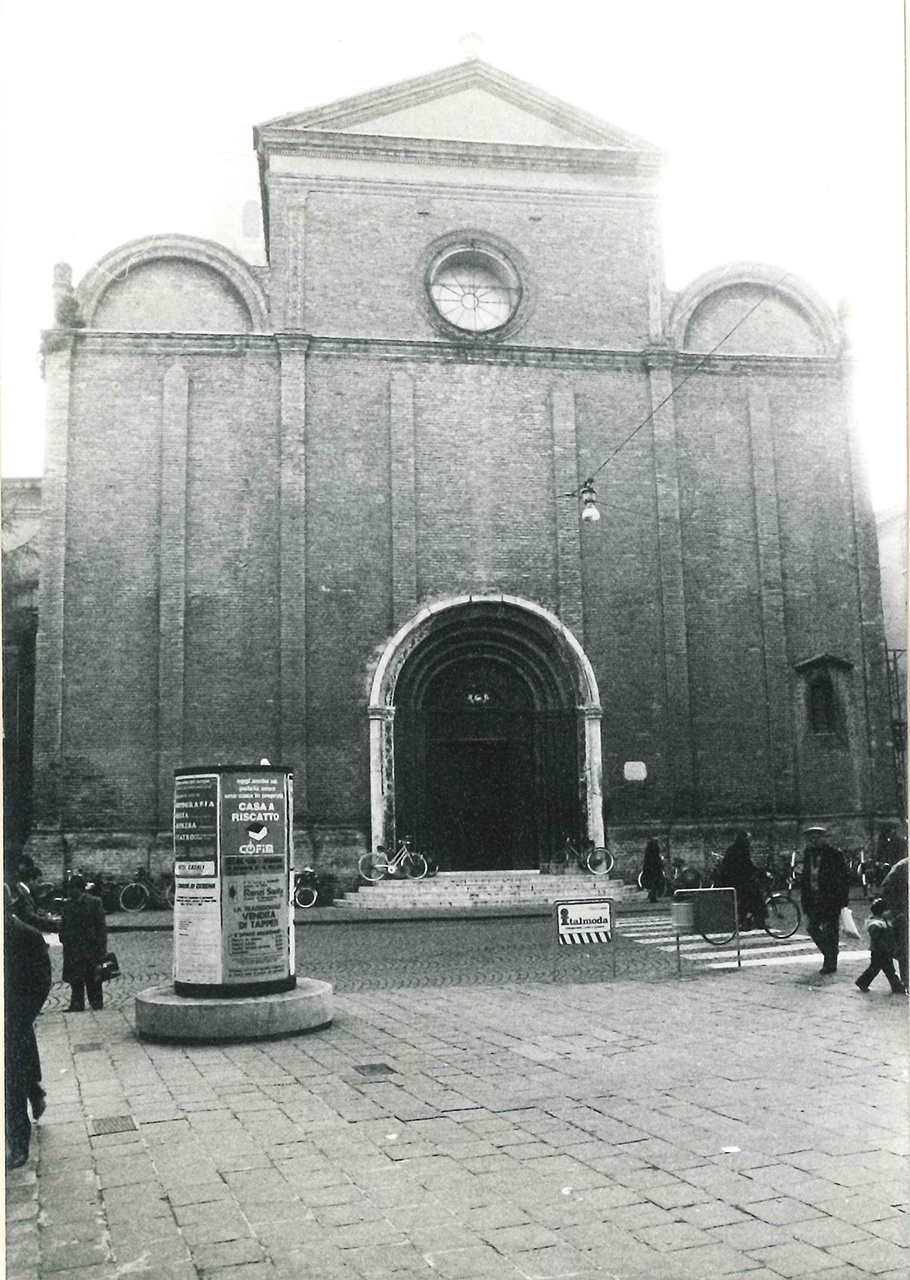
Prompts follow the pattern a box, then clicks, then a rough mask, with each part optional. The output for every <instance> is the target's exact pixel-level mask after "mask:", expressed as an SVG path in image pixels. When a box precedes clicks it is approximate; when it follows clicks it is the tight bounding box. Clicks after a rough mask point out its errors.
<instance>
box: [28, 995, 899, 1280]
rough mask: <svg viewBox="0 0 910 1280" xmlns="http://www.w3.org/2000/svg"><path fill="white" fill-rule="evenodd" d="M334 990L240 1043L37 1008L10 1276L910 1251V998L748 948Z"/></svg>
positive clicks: (448, 1268) (672, 1276) (837, 1275)
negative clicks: (537, 979) (459, 982)
mask: <svg viewBox="0 0 910 1280" xmlns="http://www.w3.org/2000/svg"><path fill="white" fill-rule="evenodd" d="M335 1010H336V1015H335V1022H334V1024H333V1026H332V1027H331V1028H329V1029H327V1030H325V1031H322V1032H318V1033H315V1034H312V1035H308V1036H301V1037H296V1038H293V1039H286V1040H279V1041H274V1042H257V1043H244V1044H236V1045H218V1046H168V1045H151V1044H147V1043H143V1042H141V1041H139V1040H137V1038H136V1036H135V1033H134V1026H133V1022H132V1014H131V1010H130V1008H129V1007H128V1005H123V1006H120V1007H109V1008H106V1009H105V1010H103V1011H102V1012H100V1013H92V1012H87V1013H84V1014H78V1015H76V1014H68V1013H48V1014H45V1015H43V1016H42V1017H41V1018H40V1019H39V1020H38V1036H39V1043H40V1047H41V1052H42V1060H43V1067H44V1078H45V1084H46V1086H47V1089H48V1102H49V1105H48V1109H47V1112H46V1113H45V1115H44V1117H43V1118H42V1120H41V1122H40V1123H39V1124H38V1125H37V1126H36V1136H35V1140H34V1141H33V1154H32V1156H31V1157H30V1160H29V1164H28V1165H27V1166H26V1167H25V1168H24V1169H22V1170H17V1171H14V1172H12V1173H10V1174H9V1175H8V1177H7V1268H8V1269H7V1276H8V1278H9V1280H26V1278H27V1280H51V1278H52V1277H58V1278H59V1280H81V1278H82V1277H85V1278H86V1280H87V1278H88V1277H92V1280H107V1277H118V1280H119V1277H123V1276H133V1275H137V1276H143V1275H146V1276H149V1277H153V1278H154V1280H158V1278H159V1277H160V1278H161V1280H189V1278H190V1277H197V1276H204V1277H213V1276H214V1277H225V1278H226V1280H244V1278H245V1277H262V1278H267V1280H284V1278H288V1280H290V1277H309V1276H312V1277H317V1278H321V1277H326V1278H327V1280H333V1278H335V1277H338V1278H340V1280H344V1278H348V1280H356V1278H358V1277H373V1276H375V1277H381V1276H393V1275H394V1276H397V1277H405V1276H423V1277H430V1276H436V1277H440V1276H442V1277H452V1278H453V1280H455V1278H457V1277H468V1278H471V1280H474V1278H476V1280H480V1278H484V1277H497V1276H501V1277H509V1278H510V1280H534V1278H536V1277H540V1280H549V1278H550V1277H553V1278H554V1280H555V1278H556V1277H563V1276H573V1277H579V1278H583V1277H594V1276H598V1277H604V1276H606V1277H614V1278H616V1277H621V1278H622V1280H645V1278H647V1280H695V1278H698V1280H704V1278H705V1277H711V1276H729V1275H733V1276H737V1275H746V1274H748V1276H750V1277H752V1280H764V1278H766V1277H780V1276H785V1277H790V1276H794V1277H798V1276H811V1275H815V1274H818V1275H824V1276H826V1277H828V1280H847V1278H848V1277H864V1276H865V1277H868V1276H883V1277H889V1276H890V1277H895V1276H898V1275H900V1276H901V1277H902V1278H903V1280H905V1277H906V1275H907V1273H908V1267H910V1231H908V1227H910V1214H908V1198H910V1197H908V1187H910V1184H908V1170H907V1154H906V1153H907V1146H908V1143H907V1135H908V1117H907V1056H908V1055H907V1004H906V1001H899V1000H895V999H891V998H890V997H886V996H884V995H882V996H881V997H873V998H872V999H870V998H869V997H860V996H858V994H857V993H856V992H855V991H854V990H853V987H852V983H848V982H847V981H840V982H837V983H827V984H823V983H822V982H821V981H814V982H813V981H809V980H807V979H806V976H805V975H803V974H799V975H795V974H793V973H791V974H790V975H789V976H788V977H787V978H786V979H785V976H784V975H782V974H780V973H779V972H777V971H775V973H774V975H773V976H770V975H769V973H759V972H757V971H754V970H753V971H747V972H744V973H742V974H737V975H725V976H724V978H723V979H722V980H711V979H709V980H706V981H684V982H669V981H663V982H634V981H627V982H622V981H620V982H615V983H614V982H584V983H579V984H574V985H573V984H562V985H558V986H553V985H550V984H546V983H514V982H512V983H500V984H497V985H486V986H473V987H467V986H455V987H445V988H434V987H424V988H421V989H405V988H400V989H394V990H384V991H369V992H352V993H350V994H341V995H336V998H335ZM87 1045H97V1046H100V1047H97V1048H90V1049H86V1048H85V1046H87ZM375 1064H382V1065H383V1066H384V1067H385V1068H387V1069H388V1070H387V1071H386V1072H384V1073H383V1074H381V1075H377V1074H375V1073H373V1072H371V1071H370V1070H367V1071H366V1072H364V1071H362V1070H361V1071H359V1070H358V1068H364V1067H370V1066H371V1065H372V1066H374V1067H375ZM106 1120H107V1121H109V1122H111V1123H110V1124H107V1125H106V1124H104V1123H103V1122H104V1121H106ZM112 1126H113V1127H114V1129H115V1131H114V1132H105V1130H109V1129H110V1128H111V1127H112ZM121 1126H122V1127H121Z"/></svg>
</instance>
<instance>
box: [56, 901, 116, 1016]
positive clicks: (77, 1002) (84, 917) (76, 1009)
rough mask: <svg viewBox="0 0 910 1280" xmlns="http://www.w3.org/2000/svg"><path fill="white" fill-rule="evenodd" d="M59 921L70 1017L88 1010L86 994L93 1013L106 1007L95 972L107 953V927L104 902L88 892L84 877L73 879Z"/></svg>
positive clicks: (101, 988) (64, 979)
mask: <svg viewBox="0 0 910 1280" xmlns="http://www.w3.org/2000/svg"><path fill="white" fill-rule="evenodd" d="M67 894H68V898H67V900H66V902H64V904H63V907H62V910H61V919H60V941H61V943H62V944H63V981H64V982H68V983H69V984H70V989H71V992H72V994H71V996H70V1005H69V1012H70V1013H81V1012H82V1011H83V1010H84V1009H85V993H86V990H88V1002H89V1004H90V1005H91V1006H92V1008H93V1009H100V1008H101V1007H102V1005H103V1004H104V989H103V987H102V985H101V982H100V981H99V979H98V978H97V976H96V973H95V970H96V969H97V966H98V965H99V964H100V963H101V961H102V960H103V959H104V956H105V953H106V951H107V924H106V923H105V919H104V907H103V906H102V903H101V899H100V898H96V897H94V896H93V895H92V894H89V893H86V892H85V880H84V878H83V877H82V876H73V877H72V878H71V879H70V882H69V885H68V886H67Z"/></svg>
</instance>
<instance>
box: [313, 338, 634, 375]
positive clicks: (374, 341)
mask: <svg viewBox="0 0 910 1280" xmlns="http://www.w3.org/2000/svg"><path fill="white" fill-rule="evenodd" d="M309 354H310V355H311V356H313V357H322V358H324V359H329V360H350V359H372V360H384V361H393V362H398V363H400V362H410V363H415V362H416V363H433V364H462V365H463V364H481V365H510V366H538V367H543V368H567V369H572V368H610V369H629V370H634V371H637V372H640V371H641V368H642V360H641V352H640V351H607V350H599V349H597V348H592V347H528V346H520V345H518V344H513V343H502V344H499V343H496V344H494V343H489V344H487V343H484V344H481V343H474V342H472V343H462V342H442V341H440V342H427V341H423V340H420V341H401V340H393V339H388V338H322V337H312V338H310V346H309Z"/></svg>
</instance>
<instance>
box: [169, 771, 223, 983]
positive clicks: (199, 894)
mask: <svg viewBox="0 0 910 1280" xmlns="http://www.w3.org/2000/svg"><path fill="white" fill-rule="evenodd" d="M217 868H218V775H217V774H215V773H197V774H178V775H177V776H176V777H175V778H174V880H175V884H174V889H175V900H174V980H175V981H176V982H185V983H220V982H221V902H220V899H219V894H218V880H217V874H216V873H217Z"/></svg>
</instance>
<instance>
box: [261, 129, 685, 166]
mask: <svg viewBox="0 0 910 1280" xmlns="http://www.w3.org/2000/svg"><path fill="white" fill-rule="evenodd" d="M260 148H261V150H262V151H263V152H264V153H265V154H266V155H267V156H271V155H282V156H287V155H291V156H293V155H317V156H328V157H331V158H334V159H346V160H360V161H374V162H375V161H385V162H387V163H388V162H389V161H391V162H394V163H396V164H435V165H446V166H453V165H454V166H461V167H464V168H471V169H476V168H477V167H478V166H482V167H486V168H494V169H526V170H537V171H541V170H553V171H557V172H563V173H624V174H639V173H645V174H653V175H654V176H655V177H657V176H658V175H659V174H660V173H661V171H662V170H663V167H664V157H663V156H662V155H660V154H659V153H654V152H642V151H630V150H625V149H621V148H618V147H617V148H611V147H590V148H587V147H586V148H575V147H545V146H533V147H532V146H520V145H517V144H514V143H504V142H463V141H460V140H458V139H450V138H407V137H392V136H388V135H382V136H380V135H373V134H366V133H358V134H351V133H337V132H323V131H321V130H316V129H307V130H299V129H289V128H279V127H276V128H273V129H270V130H269V131H268V134H267V135H266V136H262V137H261V138H260Z"/></svg>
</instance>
